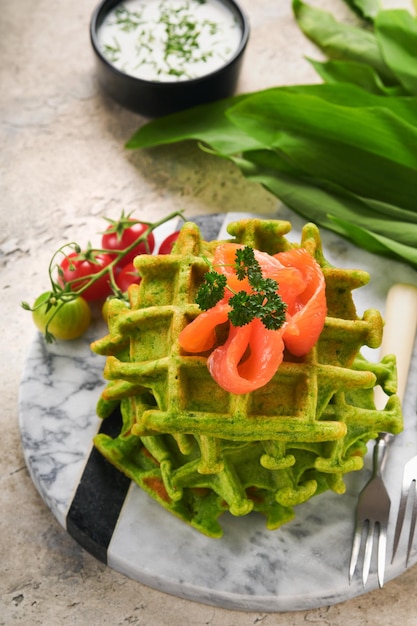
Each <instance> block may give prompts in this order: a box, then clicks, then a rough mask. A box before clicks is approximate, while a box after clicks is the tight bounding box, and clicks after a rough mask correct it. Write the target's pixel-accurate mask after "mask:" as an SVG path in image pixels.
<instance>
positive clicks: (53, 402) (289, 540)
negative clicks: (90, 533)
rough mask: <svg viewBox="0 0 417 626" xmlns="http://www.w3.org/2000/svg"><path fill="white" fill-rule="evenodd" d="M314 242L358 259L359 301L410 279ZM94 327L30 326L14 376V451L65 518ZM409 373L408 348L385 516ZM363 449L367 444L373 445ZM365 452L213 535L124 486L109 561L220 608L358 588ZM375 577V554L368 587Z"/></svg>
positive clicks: (284, 603)
mask: <svg viewBox="0 0 417 626" xmlns="http://www.w3.org/2000/svg"><path fill="white" fill-rule="evenodd" d="M278 215H279V217H281V218H282V219H289V220H290V221H291V222H292V224H293V231H292V232H291V233H290V234H289V236H288V238H289V239H290V240H292V241H299V239H300V230H301V227H302V225H303V223H304V221H303V220H301V219H299V218H298V217H296V216H295V215H294V214H292V213H291V212H290V211H288V210H286V209H282V210H281V211H279V212H278ZM241 217H247V214H235V213H233V214H228V215H227V216H226V218H225V222H224V226H223V227H222V229H221V235H220V236H227V231H226V222H227V221H229V220H230V221H234V220H236V219H240V218H241ZM324 240H325V241H324V252H325V255H326V256H327V251H329V260H331V262H332V263H333V264H334V265H335V266H344V267H362V268H363V269H367V270H368V271H369V272H370V275H371V276H372V279H371V281H370V283H369V284H368V285H367V286H366V287H363V288H361V289H359V290H357V291H355V292H354V297H355V301H356V302H357V305H358V309H359V308H360V307H362V309H363V310H365V309H368V308H372V307H375V308H379V309H383V305H384V301H385V297H386V293H387V291H388V289H389V287H390V286H391V284H393V283H395V282H399V281H401V280H402V281H407V282H414V283H415V284H417V279H416V276H415V273H414V272H412V271H411V270H408V269H407V268H406V267H405V266H403V265H401V264H396V263H393V262H391V261H388V260H385V259H376V258H375V257H374V256H373V255H370V254H367V253H365V252H359V251H358V250H357V249H356V248H354V247H353V246H350V245H347V244H346V242H344V241H343V240H341V239H340V238H339V237H337V236H336V235H333V234H330V233H325V234H324ZM330 256H331V259H330ZM361 292H362V293H361ZM104 332H105V328H103V325H102V324H100V323H98V324H97V326H96V327H93V328H92V329H91V331H90V333H89V334H88V335H87V336H86V337H85V338H83V339H81V340H78V341H76V342H72V343H70V344H68V343H60V344H54V345H52V346H46V344H45V343H44V341H43V338H42V337H41V336H40V335H38V336H36V338H35V339H34V341H33V344H32V349H31V351H30V353H29V356H28V358H27V360H26V366H25V370H24V375H23V379H22V384H21V397H20V428H21V432H22V444H23V449H24V454H25V457H26V461H27V464H28V468H29V470H30V473H31V476H32V478H33V480H34V483H35V485H36V486H37V488H38V490H39V492H40V494H41V495H42V497H43V499H44V501H45V502H46V504H47V505H48V507H49V508H50V509H51V511H52V512H53V513H54V515H55V516H56V518H57V519H58V521H59V522H60V523H61V524H62V525H63V526H64V528H65V527H66V519H65V518H66V514H67V512H68V510H69V507H70V505H71V501H72V498H73V495H74V492H75V490H76V487H77V485H78V483H79V482H80V477H81V474H82V471H83V469H84V466H85V464H86V461H87V459H88V455H89V453H90V450H91V442H92V437H93V435H94V434H95V433H96V432H97V430H98V427H99V420H98V419H97V418H96V416H95V407H96V402H97V400H98V397H99V394H100V392H101V390H102V387H103V384H104V381H103V378H102V369H103V365H104V363H103V358H102V357H98V356H97V355H94V354H93V353H91V350H90V348H89V344H90V342H91V340H92V339H94V338H97V337H100V336H102V335H103V334H104ZM371 352H372V351H371ZM374 352H375V355H374V357H375V360H376V359H377V356H378V355H377V351H374ZM416 379H417V353H416V355H415V357H414V360H413V363H412V368H411V371H410V378H409V385H408V391H407V399H406V401H405V404H404V413H405V423H406V428H405V431H404V433H402V434H401V435H399V436H398V437H396V438H395V440H394V442H393V443H392V444H391V448H390V454H389V459H388V463H387V467H386V472H385V473H386V484H387V487H388V489H389V491H390V495H391V498H392V501H393V507H392V517H394V515H395V513H396V510H397V506H398V495H399V490H398V485H399V484H400V482H401V478H402V469H403V463H404V460H405V459H407V458H409V457H410V456H412V455H413V454H415V453H416V452H417V428H416V425H415V423H414V419H413V418H414V415H415V413H416V407H417V387H416ZM369 447H370V449H371V450H372V443H370V446H369ZM370 457H371V452H370V454H369V458H367V460H366V469H365V470H364V471H362V472H355V473H352V474H350V475H349V476H347V478H346V484H347V493H346V494H344V495H343V496H341V495H336V494H334V493H329V492H326V493H324V494H321V495H320V496H316V497H314V498H312V500H310V501H309V502H307V503H305V504H303V505H299V506H298V507H296V517H295V520H294V521H292V522H290V523H289V524H287V525H285V526H284V527H283V528H281V529H279V530H277V531H274V532H271V531H268V530H267V529H266V528H265V520H264V518H263V516H260V515H256V514H252V515H249V516H246V517H244V518H235V517H232V516H230V515H224V516H223V517H222V518H221V524H222V526H223V529H224V536H223V537H222V538H221V539H219V540H214V539H210V538H208V537H206V536H203V535H201V534H200V533H198V532H197V531H195V530H193V529H191V528H189V527H188V526H187V525H185V524H184V523H183V522H182V521H180V520H178V519H176V518H175V517H173V516H172V515H171V514H170V513H168V512H167V511H165V510H164V509H162V508H161V507H160V506H159V505H158V504H157V503H156V502H154V501H153V500H152V499H151V498H150V497H149V496H148V495H146V494H145V493H144V492H142V491H141V490H140V489H139V488H137V487H136V486H134V485H131V488H130V490H129V492H128V495H127V497H126V500H125V502H124V505H123V508H122V511H121V514H120V517H119V520H118V522H117V526H116V528H115V531H114V534H113V536H112V539H111V541H110V545H109V547H108V551H107V554H108V565H109V566H110V567H112V568H114V569H116V570H118V571H120V572H122V573H124V574H126V575H128V576H130V577H131V578H134V579H136V580H138V581H140V582H141V583H144V584H145V585H149V586H151V587H154V588H155V589H159V590H161V591H164V592H166V593H170V594H173V595H176V596H179V597H182V598H187V599H190V600H195V601H198V602H204V603H208V604H213V605H215V606H220V607H223V608H228V609H237V610H246V611H256V610H259V611H266V612H272V611H299V610H306V609H315V608H319V607H321V606H323V605H324V604H335V603H339V602H343V601H345V600H346V599H349V598H352V597H355V596H357V595H360V594H362V593H363V592H364V589H363V586H362V582H361V578H360V575H359V574H358V575H357V576H355V578H354V580H353V582H352V584H349V583H348V564H349V559H350V551H351V544H352V536H353V529H354V510H355V505H356V500H357V495H358V493H359V491H360V488H361V486H362V485H363V484H365V482H366V480H367V479H368V477H369V467H370V463H371V459H370ZM90 488H91V489H92V490H93V489H94V485H91V486H90ZM99 515H100V511H99V510H98V511H97V517H96V518H94V520H93V523H94V521H96V522H98V521H99V517H98V516H99ZM393 528H394V524H391V526H390V532H389V534H388V546H389V549H388V565H387V569H386V576H385V578H386V580H390V579H392V578H394V577H396V576H398V575H399V574H401V573H402V572H403V571H404V569H405V563H404V561H403V560H402V559H401V558H398V559H395V560H394V563H392V564H391V563H390V560H391V552H390V549H391V545H392V540H393V536H392V531H393ZM416 546H417V537H416ZM400 554H401V552H400ZM415 562H417V549H413V552H412V555H411V560H410V562H409V566H411V565H413V564H414V563H415ZM377 584H378V583H377V580H376V574H375V563H373V566H372V571H371V578H370V581H369V583H368V586H367V589H368V590H369V589H372V588H376V587H377Z"/></svg>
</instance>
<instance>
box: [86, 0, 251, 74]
mask: <svg viewBox="0 0 417 626" xmlns="http://www.w3.org/2000/svg"><path fill="white" fill-rule="evenodd" d="M97 37H98V41H99V46H100V50H101V52H102V54H103V56H105V58H106V59H107V60H108V61H109V63H111V64H112V65H114V66H115V67H116V68H117V69H119V70H121V71H122V72H124V73H125V74H129V75H130V76H134V77H136V78H142V79H145V80H150V81H158V82H169V81H180V80H188V79H193V78H198V77H200V76H204V75H206V74H209V73H211V72H213V71H215V70H217V69H219V68H220V67H222V66H223V65H224V64H225V62H227V61H228V60H229V59H231V58H232V56H233V55H234V54H235V52H236V50H237V49H238V47H239V44H240V41H241V38H242V30H241V27H240V24H239V23H238V21H237V19H236V16H235V15H234V14H233V13H232V12H231V11H230V10H229V9H228V8H227V7H226V6H225V5H224V4H222V3H221V2H219V1H218V0H125V1H124V2H122V3H120V4H118V5H117V6H116V7H115V8H114V9H113V10H112V11H110V13H109V14H108V15H107V16H106V18H105V20H104V22H103V24H102V25H101V26H100V28H99V30H98V33H97Z"/></svg>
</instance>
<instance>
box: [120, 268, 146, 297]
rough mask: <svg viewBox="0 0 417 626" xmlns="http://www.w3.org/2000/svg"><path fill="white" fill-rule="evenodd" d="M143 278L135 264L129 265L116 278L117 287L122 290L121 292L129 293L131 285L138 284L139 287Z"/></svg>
mask: <svg viewBox="0 0 417 626" xmlns="http://www.w3.org/2000/svg"><path fill="white" fill-rule="evenodd" d="M141 280H142V279H141V277H140V276H139V273H138V270H137V269H136V267H135V266H134V265H133V263H128V264H127V265H125V266H124V267H122V269H121V270H120V272H119V273H118V275H117V276H116V285H117V286H118V287H119V289H121V291H123V292H125V291H127V288H128V287H130V285H133V284H136V285H139V283H140V281H141Z"/></svg>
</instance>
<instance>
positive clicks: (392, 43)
mask: <svg viewBox="0 0 417 626" xmlns="http://www.w3.org/2000/svg"><path fill="white" fill-rule="evenodd" d="M375 34H376V38H377V41H378V45H379V47H380V49H381V52H382V55H383V57H384V59H385V62H386V64H387V65H388V66H389V68H390V69H391V71H392V72H393V73H394V74H395V76H396V77H397V79H398V82H399V83H400V84H401V85H402V86H403V87H404V89H406V90H407V91H408V93H409V94H411V95H414V96H417V59H416V57H417V19H416V18H414V17H412V15H411V14H410V13H408V11H404V10H399V9H397V10H391V11H388V10H387V11H381V12H380V13H379V14H378V15H377V17H376V19H375Z"/></svg>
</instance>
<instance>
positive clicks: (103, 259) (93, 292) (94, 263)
mask: <svg viewBox="0 0 417 626" xmlns="http://www.w3.org/2000/svg"><path fill="white" fill-rule="evenodd" d="M112 261H113V259H112V257H111V256H110V255H109V254H97V253H95V252H94V251H92V250H90V251H87V252H84V253H83V252H81V253H77V252H71V253H70V254H68V256H66V257H65V258H64V259H63V260H62V262H61V264H60V267H61V271H62V275H61V274H60V275H59V276H58V282H59V283H60V285H61V286H64V285H66V284H67V283H69V282H71V285H70V287H71V291H79V290H80V289H82V288H83V287H84V286H85V285H86V284H87V283H88V282H89V279H88V278H86V276H91V275H95V274H98V273H99V272H100V271H101V270H103V269H105V268H106V267H107V266H108V265H109V264H110V263H111V262H112ZM72 281H73V282H72ZM109 281H110V278H109V274H108V272H105V273H104V274H103V276H100V277H99V278H97V279H95V280H94V282H92V284H91V285H90V286H89V287H87V289H86V290H85V291H83V292H82V294H81V295H82V297H83V298H84V299H85V300H88V301H92V300H101V299H102V298H106V297H107V296H108V295H110V293H111V287H110V282H109Z"/></svg>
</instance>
